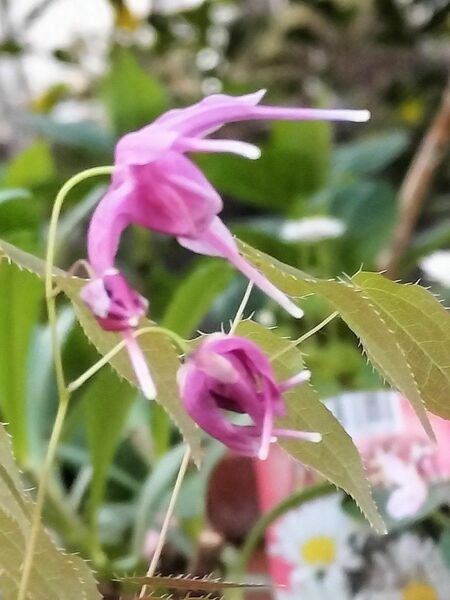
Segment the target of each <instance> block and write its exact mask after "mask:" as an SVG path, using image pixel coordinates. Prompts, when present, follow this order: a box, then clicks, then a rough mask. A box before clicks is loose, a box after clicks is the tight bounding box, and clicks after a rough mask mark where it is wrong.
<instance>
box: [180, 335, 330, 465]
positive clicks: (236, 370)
mask: <svg viewBox="0 0 450 600" xmlns="http://www.w3.org/2000/svg"><path fill="white" fill-rule="evenodd" d="M309 375H310V373H309V371H301V372H300V373H299V374H298V375H296V376H294V377H292V378H291V379H288V380H287V381H284V382H282V383H278V382H277V381H276V379H275V374H274V372H273V369H272V366H271V364H270V362H269V360H268V358H267V356H266V355H265V354H264V353H263V352H262V351H261V350H260V349H259V348H258V346H257V345H256V344H254V343H253V342H251V341H249V340H247V339H245V338H242V337H238V336H234V335H224V334H215V335H212V336H209V337H208V338H207V339H206V340H205V341H204V342H203V343H202V344H201V346H200V347H199V348H198V349H197V350H196V351H195V352H194V353H193V354H192V355H191V356H190V357H189V358H188V359H187V361H186V363H185V364H184V365H183V366H181V367H180V370H179V372H178V384H179V388H180V394H181V398H182V401H183V403H184V405H185V407H186V410H187V412H188V413H189V414H190V416H191V417H192V418H193V419H194V421H196V423H198V425H199V426H200V427H201V428H202V429H204V430H205V431H206V432H207V433H209V434H210V435H211V436H213V437H215V438H216V439H218V440H220V441H221V442H222V443H223V444H225V445H226V446H228V448H230V449H232V450H234V451H235V452H237V453H238V454H243V455H246V456H258V458H260V459H263V460H264V459H266V458H267V455H268V452H269V446H270V444H271V443H272V442H275V441H276V440H277V437H278V436H284V437H291V438H296V439H300V440H305V441H309V442H319V441H320V440H321V436H320V434H318V433H308V432H302V431H293V430H289V429H279V428H277V427H276V426H275V425H274V419H275V417H281V416H283V415H285V413H286V409H285V404H284V400H283V396H282V393H283V392H284V391H286V390H288V389H290V388H291V387H293V386H295V385H298V384H301V383H304V382H305V381H307V380H308V379H309ZM224 411H230V412H232V413H241V414H242V415H247V417H248V418H249V419H250V423H249V424H243V425H238V424H235V423H233V422H231V421H230V420H229V419H227V418H226V416H225V414H224Z"/></svg>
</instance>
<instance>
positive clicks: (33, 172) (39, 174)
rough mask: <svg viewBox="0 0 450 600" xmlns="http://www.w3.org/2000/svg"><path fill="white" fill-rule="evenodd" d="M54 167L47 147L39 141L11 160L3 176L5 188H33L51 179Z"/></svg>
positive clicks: (54, 170)
mask: <svg viewBox="0 0 450 600" xmlns="http://www.w3.org/2000/svg"><path fill="white" fill-rule="evenodd" d="M55 175H56V167H55V164H54V162H53V157H52V155H51V152H50V147H49V145H48V144H47V143H46V142H44V141H41V140H38V141H36V142H34V143H33V144H32V145H31V146H29V147H28V148H27V149H26V150H24V151H23V152H21V153H20V154H18V155H17V156H16V157H15V158H13V160H12V162H11V163H10V164H9V165H8V167H7V169H6V172H5V174H4V179H3V185H5V186H7V187H19V188H35V187H38V186H40V185H42V184H44V183H47V182H48V181H50V180H51V179H53V178H54V177H55Z"/></svg>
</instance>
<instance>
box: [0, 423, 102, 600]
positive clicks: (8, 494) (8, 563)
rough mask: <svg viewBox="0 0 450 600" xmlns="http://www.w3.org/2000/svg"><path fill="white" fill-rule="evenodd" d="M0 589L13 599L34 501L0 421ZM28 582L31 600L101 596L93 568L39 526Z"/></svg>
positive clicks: (91, 599) (7, 599) (4, 598)
mask: <svg viewBox="0 0 450 600" xmlns="http://www.w3.org/2000/svg"><path fill="white" fill-rule="evenodd" d="M0 455H1V457H2V460H1V465H0V573H1V576H0V592H1V597H2V600H16V598H17V594H18V583H19V580H20V573H21V568H22V562H23V556H24V552H25V547H26V544H27V542H28V540H29V538H30V530H31V514H32V510H33V503H32V502H31V501H30V499H29V498H28V496H27V495H26V494H25V493H24V491H23V488H22V486H21V482H20V475H19V471H18V468H17V466H16V465H15V463H14V459H13V456H12V452H11V445H10V442H9V439H8V436H7V434H6V432H5V429H4V428H3V426H1V425H0ZM37 548H38V551H37V552H36V554H35V556H34V560H33V565H32V569H31V575H30V580H29V586H28V594H27V598H28V599H31V598H32V599H33V600H79V599H80V598H84V599H85V600H100V595H99V593H98V592H97V584H96V581H95V580H94V577H93V575H92V572H91V571H90V570H89V568H88V567H87V565H86V563H84V562H83V561H82V560H81V559H80V558H79V557H77V556H69V555H67V554H64V553H63V552H61V551H60V550H58V549H57V548H56V546H55V544H54V542H53V541H52V540H51V539H50V537H49V535H48V534H47V533H46V531H45V529H44V527H42V526H41V527H40V529H39V533H38V541H37Z"/></svg>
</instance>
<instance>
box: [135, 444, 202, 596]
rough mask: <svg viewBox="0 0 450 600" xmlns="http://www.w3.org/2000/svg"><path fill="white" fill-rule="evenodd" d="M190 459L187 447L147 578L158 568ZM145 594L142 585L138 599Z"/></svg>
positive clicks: (145, 586) (145, 591)
mask: <svg viewBox="0 0 450 600" xmlns="http://www.w3.org/2000/svg"><path fill="white" fill-rule="evenodd" d="M190 459H191V451H190V449H189V447H187V448H186V451H185V453H184V455H183V460H182V461H181V465H180V469H179V471H178V475H177V479H176V481H175V485H174V488H173V492H172V496H171V497H170V502H169V506H168V507H167V512H166V515H165V517H164V523H163V525H162V527H161V532H160V534H159V539H158V545H157V546H156V549H155V552H154V554H153V556H152V560H151V561H150V566H149V567H148V570H147V575H146V576H147V577H153V576H154V574H155V571H156V567H157V566H158V563H159V559H160V558H161V553H162V551H163V548H164V544H165V542H166V537H167V532H168V530H169V525H170V521H171V519H172V515H173V511H174V510H175V504H176V502H177V499H178V496H179V494H180V490H181V485H182V483H183V479H184V476H185V475H186V471H187V468H188V466H189V461H190ZM146 593H147V585H146V584H144V585H143V586H142V589H141V593H140V594H139V598H144V597H145V594H146Z"/></svg>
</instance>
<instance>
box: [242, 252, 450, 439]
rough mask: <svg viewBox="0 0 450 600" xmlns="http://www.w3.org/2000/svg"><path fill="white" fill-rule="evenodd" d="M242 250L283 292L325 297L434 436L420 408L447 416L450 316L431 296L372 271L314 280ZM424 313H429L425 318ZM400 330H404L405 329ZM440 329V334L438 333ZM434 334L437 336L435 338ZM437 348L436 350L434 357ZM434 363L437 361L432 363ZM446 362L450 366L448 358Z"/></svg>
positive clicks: (449, 408)
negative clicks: (426, 325)
mask: <svg viewBox="0 0 450 600" xmlns="http://www.w3.org/2000/svg"><path fill="white" fill-rule="evenodd" d="M241 248H242V249H243V251H244V253H245V255H246V256H247V258H249V260H251V261H252V262H253V263H254V264H255V265H256V266H257V267H258V268H260V269H261V270H262V271H263V272H264V273H265V274H266V275H267V276H268V278H269V279H270V280H271V281H272V282H273V283H274V284H275V285H277V286H278V287H279V288H280V289H281V290H283V291H284V292H286V293H287V294H290V295H292V296H306V295H309V294H318V295H320V296H322V297H323V298H325V299H326V300H328V302H330V304H331V305H332V306H333V307H334V309H335V310H337V311H338V312H339V314H340V315H341V317H342V319H343V320H344V321H345V322H346V323H347V325H348V326H349V327H350V329H351V330H352V331H353V332H354V333H355V334H356V335H357V336H358V338H359V339H360V341H361V343H362V345H363V347H364V350H365V351H366V353H367V356H368V358H369V360H370V361H371V363H372V364H373V365H374V366H375V367H376V368H377V369H378V371H379V372H380V373H381V375H382V376H383V377H384V378H385V379H386V380H387V381H388V382H389V383H390V385H391V386H392V387H393V388H395V389H398V390H399V391H400V392H401V393H402V394H403V395H404V396H405V398H407V399H408V400H409V401H410V402H411V404H412V406H413V407H414V410H415V411H416V413H417V415H418V417H419V419H420V420H421V422H422V424H423V426H424V428H425V430H426V431H427V432H428V434H429V435H430V436H431V437H433V432H432V429H431V425H430V423H429V420H428V416H427V414H426V411H425V407H427V408H429V410H431V411H432V412H436V413H437V414H450V412H449V411H450V386H449V385H448V383H447V378H446V377H444V373H443V370H445V363H446V358H445V357H446V356H447V353H448V345H447V349H446V348H445V347H444V345H443V343H442V340H443V339H447V338H446V333H445V332H446V330H448V320H449V318H450V317H449V316H448V314H447V313H446V312H445V310H444V309H443V308H442V306H440V304H439V302H438V301H437V300H436V299H435V298H434V297H433V296H432V295H431V294H429V293H428V292H427V291H426V290H424V289H423V288H420V287H419V286H402V285H400V284H395V283H389V282H388V281H387V280H386V279H385V278H384V277H383V276H382V275H379V274H377V273H360V274H358V275H356V276H355V277H354V278H353V279H348V280H346V281H325V280H320V279H314V278H313V277H311V276H309V275H306V274H305V273H302V272H301V271H299V270H298V269H294V268H292V267H289V266H288V265H284V264H283V263H280V262H278V261H276V260H275V259H272V258H271V257H269V256H267V255H264V254H262V253H261V252H258V251H256V250H254V249H253V248H250V247H249V246H244V245H243V244H242V243H241ZM367 280H370V283H371V287H372V288H373V287H374V283H373V282H374V281H376V282H378V284H379V286H380V288H381V290H383V289H384V286H385V285H386V286H387V287H388V288H389V290H390V292H391V293H392V294H393V295H394V297H393V298H392V297H390V298H389V295H388V294H384V295H383V297H382V298H381V297H380V296H381V293H380V292H376V291H375V292H374V293H372V292H371V291H370V290H369V289H368V290H366V289H365V287H362V286H363V285H366V284H365V282H366V281H367ZM384 282H386V283H384ZM367 286H368V284H367ZM392 286H393V287H392ZM375 287H376V286H375ZM372 296H373V297H372ZM411 297H413V298H414V300H415V301H416V303H417V302H419V306H418V310H416V311H415V312H414V317H415V318H414V319H412V318H411V312H410V310H411V309H412V306H411V305H410V304H411ZM406 309H408V310H406ZM427 312H430V313H431V316H427V314H426V313H427ZM399 319H400V322H399V321H398V320H399ZM421 319H423V320H424V322H428V323H430V324H431V323H433V329H432V333H431V335H430V333H429V332H428V334H427V336H425V337H424V329H423V328H422V324H421V323H420V320H421ZM393 325H395V327H394V328H393ZM405 328H406V330H407V331H404V329H405ZM440 328H441V329H442V332H441V333H440V334H439V335H438V329H440ZM433 335H438V337H437V339H436V341H435V340H434V339H433V337H432V336H433ZM436 348H438V352H439V351H440V352H441V355H440V356H438V357H437V356H436ZM424 357H425V359H426V360H427V361H428V362H427V363H426V364H427V365H434V367H435V368H434V369H433V376H432V378H431V383H430V381H429V380H428V371H427V370H426V367H425V368H424V365H423V362H422V361H423V360H424ZM442 357H444V358H442ZM436 362H438V363H439V364H438V365H436ZM446 364H447V365H450V361H448V362H447V363H446ZM436 369H437V370H436ZM436 380H438V381H439V382H440V383H441V385H443V386H444V387H443V388H442V389H441V390H440V394H439V398H440V399H441V402H442V404H441V405H440V406H437V402H436V400H435V397H434V392H435V391H436V389H435V388H436ZM438 411H439V412H438Z"/></svg>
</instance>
